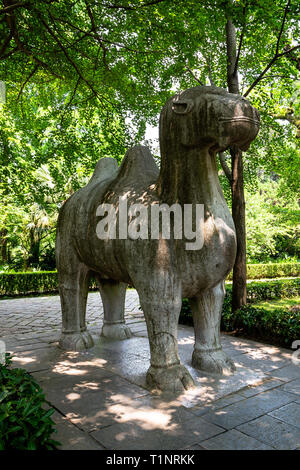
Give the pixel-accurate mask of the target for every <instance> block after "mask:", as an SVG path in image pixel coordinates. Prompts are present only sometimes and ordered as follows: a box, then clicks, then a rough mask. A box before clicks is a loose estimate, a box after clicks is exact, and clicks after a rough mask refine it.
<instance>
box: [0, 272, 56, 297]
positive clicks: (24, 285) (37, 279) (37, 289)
mask: <svg viewBox="0 0 300 470" xmlns="http://www.w3.org/2000/svg"><path fill="white" fill-rule="evenodd" d="M57 284H58V277H57V272H56V271H37V272H25V273H22V272H19V273H1V274H0V296H4V295H7V296H13V295H16V294H21V295H26V294H38V293H42V292H45V293H47V292H57Z"/></svg>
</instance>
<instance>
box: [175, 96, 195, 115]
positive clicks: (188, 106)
mask: <svg viewBox="0 0 300 470" xmlns="http://www.w3.org/2000/svg"><path fill="white" fill-rule="evenodd" d="M193 107H194V102H193V100H189V99H186V100H178V101H173V104H172V111H174V113H176V114H188V113H189V112H190V111H191V110H192V109H193Z"/></svg>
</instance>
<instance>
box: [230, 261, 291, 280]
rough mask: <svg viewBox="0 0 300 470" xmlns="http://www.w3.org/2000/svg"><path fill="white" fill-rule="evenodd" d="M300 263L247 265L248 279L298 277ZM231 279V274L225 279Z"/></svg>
mask: <svg viewBox="0 0 300 470" xmlns="http://www.w3.org/2000/svg"><path fill="white" fill-rule="evenodd" d="M299 276H300V263H269V264H247V278H248V279H269V278H273V279H274V278H278V277H299ZM227 279H228V280H231V279H232V272H231V273H230V274H229V276H228V277H227Z"/></svg>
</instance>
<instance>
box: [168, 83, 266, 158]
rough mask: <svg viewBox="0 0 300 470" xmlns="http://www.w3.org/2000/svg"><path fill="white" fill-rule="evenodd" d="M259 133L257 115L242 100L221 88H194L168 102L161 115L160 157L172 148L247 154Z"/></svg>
mask: <svg viewBox="0 0 300 470" xmlns="http://www.w3.org/2000/svg"><path fill="white" fill-rule="evenodd" d="M258 130H259V113H258V111H257V110H256V109H255V108H254V107H253V106H251V105H250V103H249V101H247V100H246V99H245V98H243V97H241V96H239V95H235V94H233V93H228V92H227V91H226V90H224V89H223V88H218V87H214V86H197V87H194V88H190V89H188V90H186V91H184V92H183V93H180V94H177V95H175V96H173V97H172V98H171V99H169V100H168V102H167V103H166V105H165V106H164V107H163V109H162V112H161V115H160V142H161V150H162V154H163V153H164V152H166V151H167V152H169V151H170V148H173V149H174V145H175V147H177V148H178V147H181V146H184V147H193V148H195V147H206V148H207V149H209V151H210V152H211V151H213V152H220V151H223V150H226V149H227V148H228V147H230V146H232V145H234V144H235V145H237V146H238V147H239V148H240V149H241V150H247V149H248V147H249V145H250V143H251V142H252V140H253V139H254V138H255V137H256V135H257V133H258Z"/></svg>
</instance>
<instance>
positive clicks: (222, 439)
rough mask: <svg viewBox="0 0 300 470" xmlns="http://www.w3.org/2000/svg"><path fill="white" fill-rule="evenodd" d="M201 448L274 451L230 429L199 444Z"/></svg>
mask: <svg viewBox="0 0 300 470" xmlns="http://www.w3.org/2000/svg"><path fill="white" fill-rule="evenodd" d="M201 446H202V447H204V448H205V449H208V450H272V449H273V450H274V448H273V447H271V446H268V445H266V444H264V443H262V442H260V441H258V440H257V439H254V438H253V437H250V436H247V435H246V434H243V433H241V432H240V431H237V430H236V429H231V430H230V431H226V432H224V433H223V434H219V435H218V436H215V437H212V438H211V439H208V440H207V441H204V442H201Z"/></svg>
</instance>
